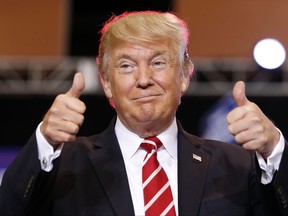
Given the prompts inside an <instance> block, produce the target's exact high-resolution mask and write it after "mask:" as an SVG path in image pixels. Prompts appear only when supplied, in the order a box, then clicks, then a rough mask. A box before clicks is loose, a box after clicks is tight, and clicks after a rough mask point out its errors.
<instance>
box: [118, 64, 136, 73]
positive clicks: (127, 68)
mask: <svg viewBox="0 0 288 216" xmlns="http://www.w3.org/2000/svg"><path fill="white" fill-rule="evenodd" d="M134 70H135V65H133V64H131V63H127V62H123V63H121V64H120V66H119V67H117V71H118V72H119V73H132V72H133V71H134Z"/></svg>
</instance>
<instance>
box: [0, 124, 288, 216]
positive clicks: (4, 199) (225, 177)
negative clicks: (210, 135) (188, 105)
mask: <svg viewBox="0 0 288 216" xmlns="http://www.w3.org/2000/svg"><path fill="white" fill-rule="evenodd" d="M114 121H115V119H114V120H113V121H112V122H111V125H110V126H109V127H108V129H107V130H106V131H104V132H103V133H101V134H99V135H95V136H91V137H86V138H85V137H79V138H77V140H76V141H75V142H73V143H67V144H65V146H64V148H63V151H62V153H61V156H60V157H59V158H58V159H56V160H55V162H54V167H53V170H52V171H51V172H44V171H41V168H40V163H39V160H38V154H37V145H36V138H35V134H34V135H33V136H32V137H31V139H30V140H29V141H28V143H27V144H26V145H25V147H24V148H23V150H22V151H21V153H20V154H19V155H18V157H17V158H16V160H15V161H14V162H13V163H12V165H11V166H10V167H9V168H8V169H7V170H6V172H5V175H4V178H3V181H2V185H1V188H0V214H1V215H3V216H6V215H41V216H42V215H69V216H71V215H77V216H80V215H87V216H91V215H101V216H102V215H123V216H129V215H134V211H133V204H132V198H131V194H130V190H129V185H128V179H127V175H126V171H125V165H124V161H123V158H122V154H121V151H120V147H119V144H118V141H117V138H116V135H115V131H114ZM178 128H179V134H178V184H179V185H178V196H179V197H178V203H179V215H189V216H196V215H200V216H204V215H205V216H206V215H207V216H212V215H213V216H216V215H218V216H225V215H229V216H234V215H239V216H240V215H241V216H242V215H257V216H258V215H259V216H260V215H261V216H262V215H273V216H274V215H278V214H279V215H288V208H287V196H288V195H287V194H288V177H287V175H288V168H287V167H288V152H287V144H286V146H285V152H284V156H283V158H282V162H281V167H280V169H279V171H278V172H277V174H276V175H275V176H274V180H273V183H271V184H269V185H266V186H263V185H261V183H260V170H259V167H258V166H257V161H255V154H254V153H253V152H247V151H245V150H243V149H242V148H241V147H238V146H236V145H233V144H227V143H223V142H218V141H213V140H205V139H201V138H198V137H196V136H193V135H191V134H188V133H186V132H185V131H184V130H183V129H182V128H181V126H180V124H179V123H178ZM127 145H129V144H127ZM265 197H266V198H267V199H266V198H265ZM24 212H25V213H24Z"/></svg>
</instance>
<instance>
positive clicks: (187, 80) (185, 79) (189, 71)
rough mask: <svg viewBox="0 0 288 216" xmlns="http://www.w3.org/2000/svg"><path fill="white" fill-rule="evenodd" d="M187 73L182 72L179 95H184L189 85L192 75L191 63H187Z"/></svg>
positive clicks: (192, 66)
mask: <svg viewBox="0 0 288 216" xmlns="http://www.w3.org/2000/svg"><path fill="white" fill-rule="evenodd" d="M187 67H188V68H187V71H186V72H185V71H182V83H181V94H182V95H183V94H185V92H186V91H187V90H188V87H189V84H190V78H191V77H192V75H193V74H194V64H193V63H192V61H189V64H188V65H187Z"/></svg>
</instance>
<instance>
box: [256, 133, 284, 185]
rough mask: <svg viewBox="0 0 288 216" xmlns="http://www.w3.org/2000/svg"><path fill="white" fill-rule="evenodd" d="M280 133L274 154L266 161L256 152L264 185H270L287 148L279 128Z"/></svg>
mask: <svg viewBox="0 0 288 216" xmlns="http://www.w3.org/2000/svg"><path fill="white" fill-rule="evenodd" d="M277 130H278V131H279V133H280V139H279V142H278V143H277V145H276V146H275V148H274V150H273V152H272V154H271V155H270V156H269V157H268V158H267V160H266V161H265V160H264V158H263V157H262V155H261V154H260V153H258V152H257V151H256V156H257V159H258V162H259V166H260V168H261V169H262V176H261V182H262V184H269V183H270V182H272V180H273V176H274V173H275V171H276V170H278V169H279V166H280V162H281V158H282V154H283V151H284V147H285V141H284V137H283V134H282V132H281V131H280V130H279V129H278V128H277Z"/></svg>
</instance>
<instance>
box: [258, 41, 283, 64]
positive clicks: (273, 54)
mask: <svg viewBox="0 0 288 216" xmlns="http://www.w3.org/2000/svg"><path fill="white" fill-rule="evenodd" d="M253 55H254V59H255V61H256V62H257V63H258V64H259V65H260V66H261V67H263V68H266V69H276V68H278V67H280V66H281V65H282V64H283V63H284V61H285V59H286V51H285V48H284V46H283V45H282V44H281V43H280V42H279V41H278V40H275V39H273V38H266V39H263V40H260V41H259V42H258V43H257V44H256V45H255V47H254V52H253Z"/></svg>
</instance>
